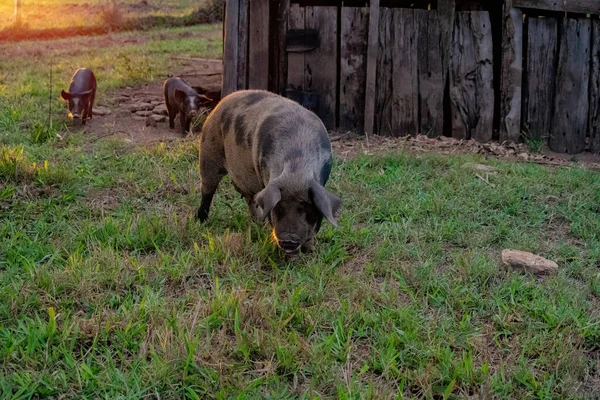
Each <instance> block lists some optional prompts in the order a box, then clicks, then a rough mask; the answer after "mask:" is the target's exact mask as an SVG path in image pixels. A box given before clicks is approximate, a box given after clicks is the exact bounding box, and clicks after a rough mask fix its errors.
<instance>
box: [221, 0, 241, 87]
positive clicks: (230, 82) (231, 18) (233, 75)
mask: <svg viewBox="0 0 600 400" xmlns="http://www.w3.org/2000/svg"><path fill="white" fill-rule="evenodd" d="M239 7H240V2H239V0H227V3H226V7H225V37H224V38H223V42H224V49H223V83H222V89H221V93H222V96H223V97H225V96H227V95H228V94H229V93H232V92H235V91H236V90H237V84H238V77H237V74H238V53H239V47H238V35H239V32H238V22H239V12H240V8H239Z"/></svg>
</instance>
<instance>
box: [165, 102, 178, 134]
mask: <svg viewBox="0 0 600 400" xmlns="http://www.w3.org/2000/svg"><path fill="white" fill-rule="evenodd" d="M165 105H166V106H167V112H168V113H169V129H175V116H176V115H177V112H175V110H173V108H172V107H169V103H167V102H165Z"/></svg>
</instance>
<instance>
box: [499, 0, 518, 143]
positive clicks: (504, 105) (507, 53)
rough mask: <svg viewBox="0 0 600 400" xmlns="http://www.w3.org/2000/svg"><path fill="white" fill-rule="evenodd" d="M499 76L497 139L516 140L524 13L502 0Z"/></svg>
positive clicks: (506, 0)
mask: <svg viewBox="0 0 600 400" xmlns="http://www.w3.org/2000/svg"><path fill="white" fill-rule="evenodd" d="M502 17H503V20H502V59H501V63H502V65H501V69H502V71H501V75H500V99H501V100H500V141H501V142H504V141H510V142H517V141H518V140H519V138H520V136H521V96H522V94H521V85H522V80H523V12H522V11H521V10H519V9H516V8H513V7H512V0H505V1H504V13H503V16H502Z"/></svg>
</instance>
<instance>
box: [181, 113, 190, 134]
mask: <svg viewBox="0 0 600 400" xmlns="http://www.w3.org/2000/svg"><path fill="white" fill-rule="evenodd" d="M179 124H180V125H181V134H182V135H185V133H186V132H187V131H188V128H189V123H188V119H187V118H186V116H185V114H184V113H183V112H180V113H179Z"/></svg>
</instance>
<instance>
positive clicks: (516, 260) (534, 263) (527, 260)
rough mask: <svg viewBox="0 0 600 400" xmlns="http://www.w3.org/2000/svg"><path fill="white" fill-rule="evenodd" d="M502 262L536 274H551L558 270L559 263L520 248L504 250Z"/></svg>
mask: <svg viewBox="0 0 600 400" xmlns="http://www.w3.org/2000/svg"><path fill="white" fill-rule="evenodd" d="M502 264H504V266H506V267H507V268H509V269H512V270H514V271H520V272H525V273H531V274H535V275H551V274H556V273H557V272H558V264H556V263H555V262H554V261H550V260H547V259H545V258H544V257H541V256H538V255H536V254H533V253H529V252H526V251H520V250H503V251H502Z"/></svg>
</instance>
